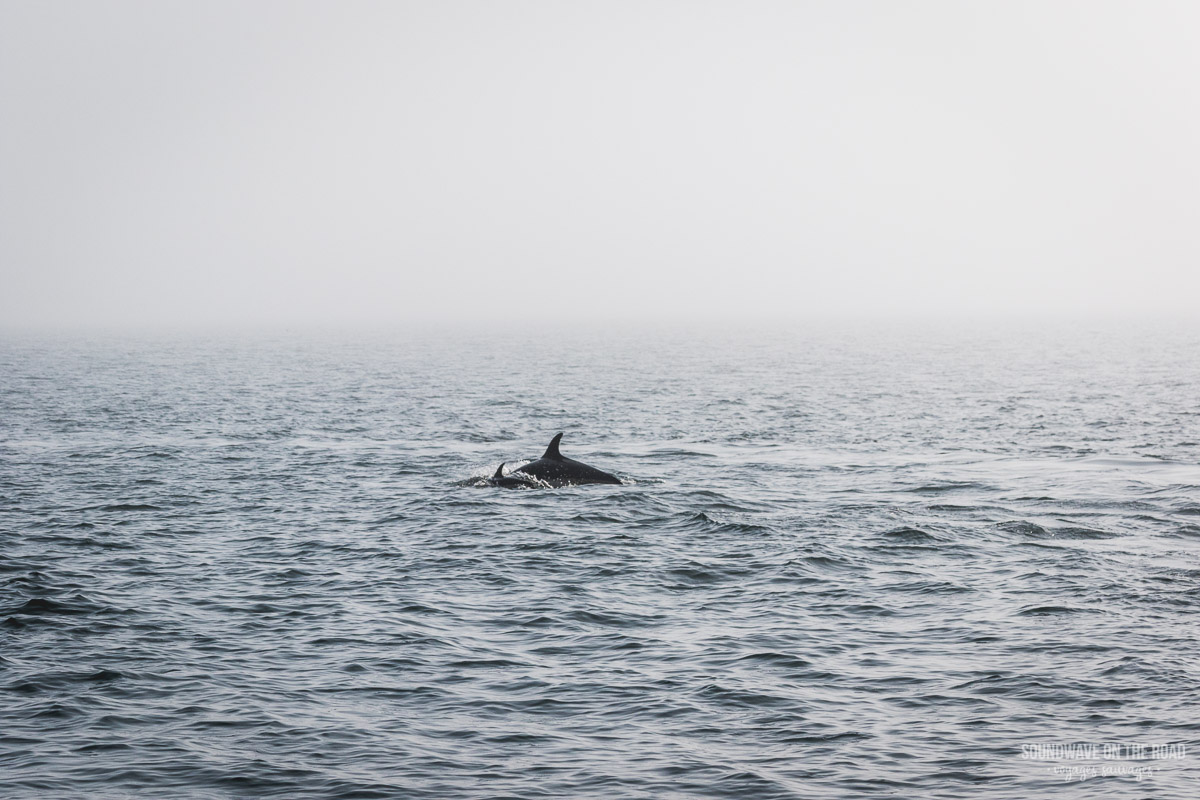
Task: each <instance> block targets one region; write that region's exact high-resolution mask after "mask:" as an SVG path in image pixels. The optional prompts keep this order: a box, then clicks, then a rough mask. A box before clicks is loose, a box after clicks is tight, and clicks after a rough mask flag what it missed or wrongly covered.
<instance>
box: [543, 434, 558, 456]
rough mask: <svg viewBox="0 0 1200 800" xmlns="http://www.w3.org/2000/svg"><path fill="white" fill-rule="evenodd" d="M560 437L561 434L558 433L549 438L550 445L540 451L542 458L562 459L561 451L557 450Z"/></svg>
mask: <svg viewBox="0 0 1200 800" xmlns="http://www.w3.org/2000/svg"><path fill="white" fill-rule="evenodd" d="M561 439H562V434H561V433H560V434H558V435H557V436H555V437H554V438H553V439H551V440H550V446H549V447H547V448H546V452H545V453H542V458H553V459H556V460H559V461H561V460H562V453H560V452H558V443H559V441H560V440H561Z"/></svg>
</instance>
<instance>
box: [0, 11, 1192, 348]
mask: <svg viewBox="0 0 1200 800" xmlns="http://www.w3.org/2000/svg"><path fill="white" fill-rule="evenodd" d="M1197 42H1200V3H1195V2H1190V0H1189V1H1188V2H1179V3H1165V2H1096V1H1095V0H1086V1H1084V2H1053V1H1052V0H1035V1H1034V2H1028V3H1022V2H1012V1H1011V0H1005V1H1004V2H991V3H983V2H958V0H952V1H948V2H892V1H890V0H889V1H888V2H846V1H845V0H830V1H829V2H807V3H806V2H798V1H795V0H793V1H792V2H779V3H770V2H740V1H739V2H732V1H731V2H698V1H694V0H693V1H683V2H620V1H619V0H606V1H605V2H572V1H571V0H556V1H554V2H453V1H452V0H450V1H448V0H435V1H430V2H378V3H375V2H320V3H314V2H297V0H286V1H285V2H243V1H242V0H239V1H238V2H214V1H213V0H195V1H194V2H166V1H164V0H152V1H150V2H111V1H108V0H103V1H99V0H98V1H96V2H82V1H81V2H53V1H47V0H34V1H33V2H14V0H0V284H2V285H0V316H2V317H3V323H4V324H5V325H6V326H10V327H11V326H51V327H53V326H59V325H93V324H95V325H122V326H123V325H187V326H192V325H201V326H203V325H235V324H236V325H274V324H289V325H290V324H301V323H308V324H316V325H339V324H344V323H361V324H370V325H378V324H384V325H387V324H393V323H397V324H403V323H409V322H412V321H419V320H439V321H442V322H453V321H464V322H465V321H481V320H482V321H486V320H507V321H510V322H514V323H519V322H520V321H521V320H534V319H564V318H571V317H576V316H579V317H587V318H592V319H618V318H621V319H624V318H645V317H653V316H655V315H658V314H662V315H664V316H666V317H669V318H677V317H685V318H707V319H722V318H785V319H787V318H792V319H807V318H812V317H815V316H821V315H829V314H833V315H841V314H861V315H868V316H872V315H880V314H915V315H932V314H942V313H958V314H962V313H970V312H975V311H979V312H990V313H1002V314H1003V313H1028V312H1059V311H1061V312H1070V313H1085V312H1092V311H1096V312H1111V311H1132V312H1144V313H1152V314H1153V313H1175V314H1178V313H1186V312H1187V311H1188V310H1189V309H1192V308H1194V307H1195V306H1196V303H1197V300H1198V299H1200V88H1198V87H1200V46H1198V45H1197Z"/></svg>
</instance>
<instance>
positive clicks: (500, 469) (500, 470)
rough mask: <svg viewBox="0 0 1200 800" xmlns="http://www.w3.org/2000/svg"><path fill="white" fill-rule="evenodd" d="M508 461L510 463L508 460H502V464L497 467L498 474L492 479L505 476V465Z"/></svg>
mask: <svg viewBox="0 0 1200 800" xmlns="http://www.w3.org/2000/svg"><path fill="white" fill-rule="evenodd" d="M506 463H508V462H506V461H501V462H500V466H498V467H496V474H495V475H493V476H492V480H496V478H503V477H504V465H505V464H506Z"/></svg>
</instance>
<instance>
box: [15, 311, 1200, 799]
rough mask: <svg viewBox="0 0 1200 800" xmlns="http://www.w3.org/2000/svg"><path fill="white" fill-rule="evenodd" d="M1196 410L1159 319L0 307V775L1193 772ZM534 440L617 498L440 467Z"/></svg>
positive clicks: (1110, 777) (889, 792)
mask: <svg viewBox="0 0 1200 800" xmlns="http://www.w3.org/2000/svg"><path fill="white" fill-rule="evenodd" d="M1198 398H1200V336H1198V335H1197V329H1194V328H1193V329H1187V328H1180V327H1172V326H1166V325H1141V326H1132V327H1128V326H1125V327H1123V326H1117V325H1109V326H1107V327H1105V326H1070V325H1066V324H1060V325H1052V326H1035V327H1030V328H1021V327H1018V326H1008V327H1004V328H999V329H994V330H987V329H984V328H978V327H977V328H963V329H950V328H935V327H927V328H921V329H917V330H913V329H906V328H904V327H903V326H899V325H896V326H892V327H881V328H874V329H853V328H845V329H838V330H827V331H818V330H815V329H813V330H797V331H790V332H788V331H763V330H760V331H729V332H725V333H719V332H708V333H699V334H688V333H685V332H680V331H676V332H671V331H657V332H650V331H636V330H629V331H621V332H611V331H610V332H607V333H600V332H597V333H595V334H592V335H576V334H546V335H542V336H537V335H533V334H526V333H515V334H510V333H503V334H499V333H494V334H493V335H491V336H471V335H467V334H461V335H453V336H436V335H433V334H425V335H420V336H403V335H399V334H395V335H365V334H364V335H361V336H349V335H341V336H336V337H321V336H317V335H312V334H305V335H294V336H285V335H278V336H265V335H257V336H247V337H237V336H233V335H229V336H223V337H208V338H206V337H202V336H175V337H165V338H153V337H144V338H135V337H114V336H108V337H100V338H95V339H90V340H89V339H86V338H82V337H37V336H15V335H9V336H7V337H5V338H3V339H0V546H2V550H0V714H2V723H3V724H2V727H0V796H2V797H5V798H43V797H46V798H83V797H87V798H110V797H111V798H122V797H139V798H141V797H146V798H168V797H169V798H176V797H179V798H268V797H269V798H499V797H510V798H523V799H524V798H538V797H547V798H617V797H630V798H709V797H728V798H735V797H736V798H825V797H829V798H842V797H846V798H851V797H863V796H894V797H903V798H916V797H922V798H927V797H928V798H935V797H936V798H941V797H944V798H960V797H972V798H974V797H986V798H1013V799H1014V800H1016V799H1017V798H1020V799H1021V800H1023V799H1024V798H1028V797H1043V796H1045V797H1101V798H1108V797H1113V798H1117V797H1120V798H1125V797H1131V798H1132V797H1156V798H1170V797H1176V798H1194V797H1198V796H1200V624H1198V623H1200V615H1198V613H1197V612H1198V611H1200V402H1198ZM558 431H565V432H566V436H565V437H564V440H563V445H562V449H563V452H564V454H566V455H568V456H571V457H574V458H577V459H579V460H582V461H584V462H587V463H589V464H592V465H594V466H597V467H599V468H601V469H604V470H607V471H610V472H614V473H616V474H617V475H619V476H621V477H622V478H623V479H625V480H626V483H625V485H622V486H585V487H577V488H569V489H558V490H505V489H498V488H477V487H471V486H464V485H461V482H462V481H464V480H465V479H468V478H470V477H471V476H475V475H481V476H482V475H490V474H491V473H492V472H493V471H494V470H495V468H496V466H497V465H498V464H499V463H500V462H501V461H508V462H510V465H509V466H510V468H511V467H515V466H518V465H519V464H520V462H521V461H522V460H525V459H530V458H536V457H537V456H539V455H540V454H541V452H542V450H543V449H544V448H545V445H546V443H547V442H548V441H549V440H550V437H551V436H553V435H554V434H555V433H557V432H558ZM1162 745H1170V747H1162ZM1063 746H1069V747H1071V748H1081V747H1082V748H1086V747H1095V748H1096V749H1095V750H1094V751H1088V750H1086V749H1085V750H1080V749H1074V750H1072V751H1071V752H1072V753H1074V754H1083V755H1088V754H1089V753H1090V754H1091V755H1092V756H1094V757H1093V758H1090V759H1089V758H1084V759H1066V760H1055V759H1056V758H1060V757H1061V756H1062V755H1063V754H1064V752H1065V751H1064V750H1063V749H1062V748H1063ZM1155 746H1158V749H1153V748H1154V747H1155ZM1138 747H1145V748H1146V749H1145V750H1138V749H1137V748H1138ZM1105 756H1107V758H1105ZM1071 768H1075V769H1081V770H1082V769H1085V768H1086V769H1091V768H1095V770H1096V774H1094V775H1093V774H1091V773H1084V772H1080V773H1078V774H1072V773H1069V772H1068V771H1067V770H1068V769H1071ZM1101 770H1108V771H1107V772H1102V771H1101ZM1139 777H1140V780H1139Z"/></svg>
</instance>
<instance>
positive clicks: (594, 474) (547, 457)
mask: <svg viewBox="0 0 1200 800" xmlns="http://www.w3.org/2000/svg"><path fill="white" fill-rule="evenodd" d="M562 437H563V435H562V434H561V433H560V434H558V435H557V436H555V437H554V438H553V439H551V440H550V446H549V447H547V448H546V452H545V453H543V454H542V457H541V458H539V459H538V460H537V461H530V462H529V463H528V464H526V465H525V466H523V467H520V468H518V469H516V470H514V471H513V474H514V475H515V474H517V473H524V474H525V475H531V476H533V477H534V478H537V479H538V480H539V481H541V482H542V483H543V484H545V485H547V486H555V487H557V486H578V485H580V484H584V483H620V482H621V479H620V478H618V477H617V476H615V475H609V474H608V473H607V472H602V471H600V470H598V469H596V468H595V467H589V466H588V465H587V464H583V463H581V462H579V461H576V460H575V459H573V458H566V457H565V456H564V455H563V454H562V453H560V452H558V443H559V441H560V440H561V439H562ZM500 466H501V468H503V467H504V465H503V464H501V465H500ZM496 474H497V475H499V474H500V473H499V472H497V473H496ZM493 480H495V479H494V478H493Z"/></svg>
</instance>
